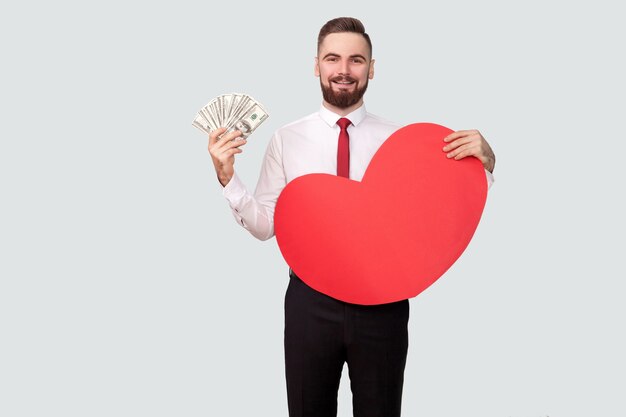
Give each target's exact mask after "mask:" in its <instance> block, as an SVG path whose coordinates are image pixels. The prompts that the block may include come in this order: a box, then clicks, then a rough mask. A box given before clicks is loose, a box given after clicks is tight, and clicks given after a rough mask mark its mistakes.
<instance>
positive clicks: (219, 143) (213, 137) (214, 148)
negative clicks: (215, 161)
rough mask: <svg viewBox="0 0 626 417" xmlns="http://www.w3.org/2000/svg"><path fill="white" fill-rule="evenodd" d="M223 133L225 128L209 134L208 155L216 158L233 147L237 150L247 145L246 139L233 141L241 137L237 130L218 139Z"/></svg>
mask: <svg viewBox="0 0 626 417" xmlns="http://www.w3.org/2000/svg"><path fill="white" fill-rule="evenodd" d="M225 131H226V129H225V128H220V129H217V130H214V131H213V132H211V133H210V135H209V153H210V154H211V155H213V156H218V155H219V154H222V153H223V152H224V151H227V150H229V149H231V148H234V147H236V148H238V147H240V146H242V145H245V144H246V143H248V141H247V140H246V139H241V140H233V139H236V138H238V137H239V136H241V132H240V131H239V130H235V131H232V132H229V133H228V134H226V135H224V136H222V137H220V134H223V133H224V132H225Z"/></svg>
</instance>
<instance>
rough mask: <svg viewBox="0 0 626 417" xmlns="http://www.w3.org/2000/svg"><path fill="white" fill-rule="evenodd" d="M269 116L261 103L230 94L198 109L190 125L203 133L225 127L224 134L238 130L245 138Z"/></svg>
mask: <svg viewBox="0 0 626 417" xmlns="http://www.w3.org/2000/svg"><path fill="white" fill-rule="evenodd" d="M268 117H269V114H268V113H267V111H266V110H265V108H263V106H262V105H261V103H259V102H257V101H256V100H255V99H253V98H252V97H250V96H249V95H247V94H239V93H230V94H222V95H221V96H218V97H215V98H214V99H213V100H211V101H210V102H209V104H207V105H206V106H204V107H203V108H201V109H200V111H199V112H198V113H197V114H196V117H195V118H194V119H193V122H192V123H191V124H192V125H193V126H195V127H196V128H198V129H200V130H201V131H203V132H205V133H210V132H211V131H212V130H215V129H218V128H220V127H225V128H226V129H227V130H226V133H228V132H231V131H233V130H240V131H241V133H242V135H241V137H243V138H247V137H248V136H250V134H251V133H252V132H254V130H255V129H256V128H257V127H259V125H260V124H261V123H263V121H265V119H267V118H268Z"/></svg>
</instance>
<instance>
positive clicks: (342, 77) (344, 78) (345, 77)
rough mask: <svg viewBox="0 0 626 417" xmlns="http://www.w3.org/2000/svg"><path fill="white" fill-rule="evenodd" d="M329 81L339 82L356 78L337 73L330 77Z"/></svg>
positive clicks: (351, 80)
mask: <svg viewBox="0 0 626 417" xmlns="http://www.w3.org/2000/svg"><path fill="white" fill-rule="evenodd" d="M329 81H331V82H341V81H347V82H356V78H352V77H351V76H349V75H338V76H336V77H333V78H330V79H329Z"/></svg>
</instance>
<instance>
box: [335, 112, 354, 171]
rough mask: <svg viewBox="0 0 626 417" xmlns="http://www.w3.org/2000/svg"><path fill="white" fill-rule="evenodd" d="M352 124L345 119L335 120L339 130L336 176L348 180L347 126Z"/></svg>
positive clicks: (348, 140)
mask: <svg viewBox="0 0 626 417" xmlns="http://www.w3.org/2000/svg"><path fill="white" fill-rule="evenodd" d="M351 124H352V122H351V121H350V120H348V119H346V118H345V117H342V118H341V119H339V120H337V125H338V126H339V127H340V128H341V131H340V132H339V141H338V143H337V175H338V176H340V177H346V178H350V136H349V135H348V126H350V125H351Z"/></svg>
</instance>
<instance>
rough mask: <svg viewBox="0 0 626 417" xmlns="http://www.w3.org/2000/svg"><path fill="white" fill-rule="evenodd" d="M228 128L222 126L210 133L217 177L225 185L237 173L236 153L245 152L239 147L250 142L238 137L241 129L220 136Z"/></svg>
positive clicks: (210, 151)
mask: <svg viewBox="0 0 626 417" xmlns="http://www.w3.org/2000/svg"><path fill="white" fill-rule="evenodd" d="M226 130H228V129H227V128H225V127H220V128H219V129H216V130H214V131H212V132H211V133H210V134H209V154H210V155H211V159H212V160H213V165H214V166H215V172H216V173H217V179H218V180H219V182H220V184H222V186H224V187H226V184H228V182H229V181H230V179H231V178H232V177H233V175H234V174H235V168H234V165H235V154H238V153H241V152H243V151H242V150H241V149H239V147H240V146H242V145H245V144H246V143H248V141H247V140H246V139H237V138H238V137H240V136H241V135H242V133H241V131H239V130H234V131H231V132H229V133H226V134H225V135H224V136H222V137H220V135H221V134H223V133H224V132H226ZM233 139H237V140H233Z"/></svg>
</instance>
